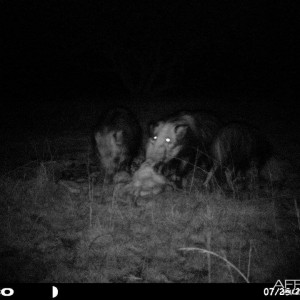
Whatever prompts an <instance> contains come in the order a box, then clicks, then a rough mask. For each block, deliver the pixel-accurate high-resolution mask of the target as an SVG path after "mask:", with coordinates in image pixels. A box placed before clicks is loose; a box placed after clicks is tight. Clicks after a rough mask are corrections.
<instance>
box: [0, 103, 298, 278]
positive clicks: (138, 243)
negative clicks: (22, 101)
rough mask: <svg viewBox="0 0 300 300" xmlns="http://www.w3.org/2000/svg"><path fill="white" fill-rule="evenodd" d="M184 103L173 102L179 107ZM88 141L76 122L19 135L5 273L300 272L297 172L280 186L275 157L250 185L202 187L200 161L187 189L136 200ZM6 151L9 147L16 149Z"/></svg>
mask: <svg viewBox="0 0 300 300" xmlns="http://www.w3.org/2000/svg"><path fill="white" fill-rule="evenodd" d="M163 103H167V102H163ZM179 103H180V102H176V105H177V106H176V107H173V106H174V105H173V104H174V103H168V105H169V106H170V107H172V109H174V110H175V108H176V109H180V108H181V107H179ZM208 103H209V104H210V102H208ZM140 105H142V104H140ZM182 105H186V103H183V104H182ZM193 105H195V106H196V105H197V106H198V103H196V102H193ZM159 107H161V108H160V109H161V110H162V111H164V112H165V111H166V110H167V107H163V106H162V105H160V106H159ZM207 108H210V107H209V106H208V107H207ZM227 109H228V110H229V109H230V110H232V107H230V108H229V107H228V108H227ZM136 110H137V112H139V111H140V112H141V115H140V116H139V117H140V118H141V119H142V120H145V122H146V121H148V120H149V119H150V116H151V115H157V114H158V112H157V107H156V105H152V104H151V103H149V105H148V107H145V105H144V104H143V107H142V108H139V107H138V106H136ZM95 111H96V109H95ZM70 115H71V114H70ZM227 115H231V114H229V113H228V114H227ZM72 118H73V116H72ZM90 125H91V124H88V125H87V124H85V126H84V128H89V126H90ZM59 132H60V131H59ZM25 144H26V145H27V146H26V147H25ZM88 145H89V144H88V133H87V132H86V131H85V132H80V131H79V132H78V131H77V129H76V130H72V131H71V132H70V133H63V134H59V135H56V136H51V137H50V136H49V137H48V138H41V139H34V138H32V137H31V138H30V140H29V141H27V142H25V141H24V142H23V143H20V144H19V145H18V148H19V149H20V151H21V152H22V151H23V152H24V153H23V155H24V156H26V158H28V159H27V161H28V163H27V164H26V165H23V166H21V167H20V166H19V167H18V168H15V169H13V170H12V169H11V168H9V165H7V164H5V165H4V167H5V169H6V171H5V172H2V175H1V177H0V203H1V205H0V282H9V283H11V282H51V283H54V282H101V283H104V282H199V283H206V282H246V281H249V282H271V283H275V282H276V280H277V279H293V278H299V275H300V259H299V258H300V257H299V256H300V254H299V253H300V251H299V250H300V249H299V248H300V218H299V197H298V194H299V185H298V177H296V178H294V179H293V178H292V179H291V180H290V181H287V182H285V183H284V184H283V185H281V187H280V188H278V182H276V176H274V174H275V173H276V170H275V169H276V164H275V167H274V162H272V164H270V166H269V169H267V170H266V176H265V178H267V183H266V184H265V185H264V187H263V188H258V187H257V184H256V183H255V181H254V180H253V185H254V188H253V189H252V188H251V189H248V190H247V191H240V190H239V189H238V188H237V187H236V190H235V193H234V194H233V193H231V192H229V193H228V192H227V191H226V190H224V188H223V187H222V185H220V184H219V183H217V182H216V184H215V186H214V187H213V188H212V190H210V191H207V190H206V189H203V187H202V186H201V180H200V175H199V174H198V170H197V169H196V168H194V169H193V171H192V173H191V178H189V182H188V184H187V187H186V189H185V190H182V191H167V192H164V193H162V194H159V195H156V196H153V197H148V198H139V199H138V200H137V205H134V203H132V202H131V201H130V200H129V199H126V198H125V199H123V198H120V196H118V193H117V192H116V191H117V190H116V187H114V186H113V185H107V184H103V182H102V181H101V180H100V181H96V180H95V178H96V177H97V176H98V173H97V171H98V169H97V167H96V166H95V164H94V160H93V158H92V157H91V156H89V148H88ZM24 149H25V150H24ZM9 151H10V150H7V151H5V153H4V152H3V153H4V154H7V155H8V156H9V154H10V152H9ZM12 156H13V157H15V156H16V154H15V152H14V155H12ZM279 173H280V172H279ZM279 173H278V172H277V174H279ZM281 173H282V174H279V175H280V176H281V177H282V176H283V177H285V178H286V177H288V176H287V174H286V173H285V172H281ZM100 175H101V174H100ZM280 176H279V177H280ZM100 177H101V176H100ZM291 177H292V176H291ZM60 179H63V180H64V184H62V182H61V181H60ZM70 183H72V184H73V185H72V188H71V187H70V186H68V184H70ZM255 185H256V186H255ZM181 249H189V251H188V250H184V251H183V250H181ZM192 249H198V250H195V251H192Z"/></svg>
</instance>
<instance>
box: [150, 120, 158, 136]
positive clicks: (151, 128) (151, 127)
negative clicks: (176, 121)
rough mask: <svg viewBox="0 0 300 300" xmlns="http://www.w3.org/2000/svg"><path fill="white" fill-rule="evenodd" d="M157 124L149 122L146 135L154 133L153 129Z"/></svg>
mask: <svg viewBox="0 0 300 300" xmlns="http://www.w3.org/2000/svg"><path fill="white" fill-rule="evenodd" d="M158 125H159V123H157V122H153V121H151V122H149V123H148V135H149V136H150V137H151V136H153V134H154V129H155V128H156V127H157V126H158Z"/></svg>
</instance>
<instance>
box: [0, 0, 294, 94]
mask: <svg viewBox="0 0 300 300" xmlns="http://www.w3.org/2000/svg"><path fill="white" fill-rule="evenodd" d="M0 3H1V8H0V10H1V14H3V18H1V19H2V25H1V27H2V29H1V30H2V31H3V33H2V34H1V36H2V39H3V43H1V44H2V46H1V48H3V49H4V51H3V53H2V55H1V56H2V59H1V60H2V64H3V67H2V71H3V73H4V77H3V78H4V81H3V82H2V84H3V89H2V92H4V94H3V96H4V97H6V98H11V99H13V98H23V99H25V98H31V99H34V98H39V97H54V96H57V95H60V96H63V97H65V98H67V97H73V98H74V97H76V96H77V95H78V96H99V95H112V94H114V93H120V94H126V93H127V94H128V95H132V94H134V93H143V92H144V93H148V92H153V91H158V93H159V92H160V91H161V93H162V94H164V93H165V94H170V95H172V93H177V94H178V93H179V94H187V93H189V94H193V93H194V94H197V93H208V94H209V93H219V94H222V93H224V94H226V93H227V94H228V93H233V94H246V95H247V94H253V93H254V94H255V93H257V94H286V93H292V92H294V90H295V87H296V80H295V76H296V53H297V50H296V39H298V36H299V35H298V32H296V29H297V27H298V26H297V24H296V23H297V20H298V19H299V15H298V14H297V13H296V3H297V1H203V2H201V1H177V2H176V1H147V2H145V1H136V4H135V5H130V3H132V2H131V1H111V0H109V1H64V0H60V1H56V0H48V1H42V0H40V1H21V0H20V1H13V0H11V1H1V2H0ZM145 3H148V4H147V5H145Z"/></svg>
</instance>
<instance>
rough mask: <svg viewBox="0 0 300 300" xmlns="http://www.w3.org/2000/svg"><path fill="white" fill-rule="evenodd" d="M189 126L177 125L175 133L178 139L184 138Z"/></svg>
mask: <svg viewBox="0 0 300 300" xmlns="http://www.w3.org/2000/svg"><path fill="white" fill-rule="evenodd" d="M187 129H188V126H187V125H177V126H176V127H175V134H176V138H177V139H178V140H181V139H183V138H184V136H185V135H186V132H187Z"/></svg>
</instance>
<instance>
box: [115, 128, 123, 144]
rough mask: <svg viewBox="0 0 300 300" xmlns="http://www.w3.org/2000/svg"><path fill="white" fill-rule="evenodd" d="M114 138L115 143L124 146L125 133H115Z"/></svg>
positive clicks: (120, 131)
mask: <svg viewBox="0 0 300 300" xmlns="http://www.w3.org/2000/svg"><path fill="white" fill-rule="evenodd" d="M114 138H115V141H116V144H117V145H122V144H123V139H124V136H123V131H122V130H119V131H117V132H115V133H114Z"/></svg>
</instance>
